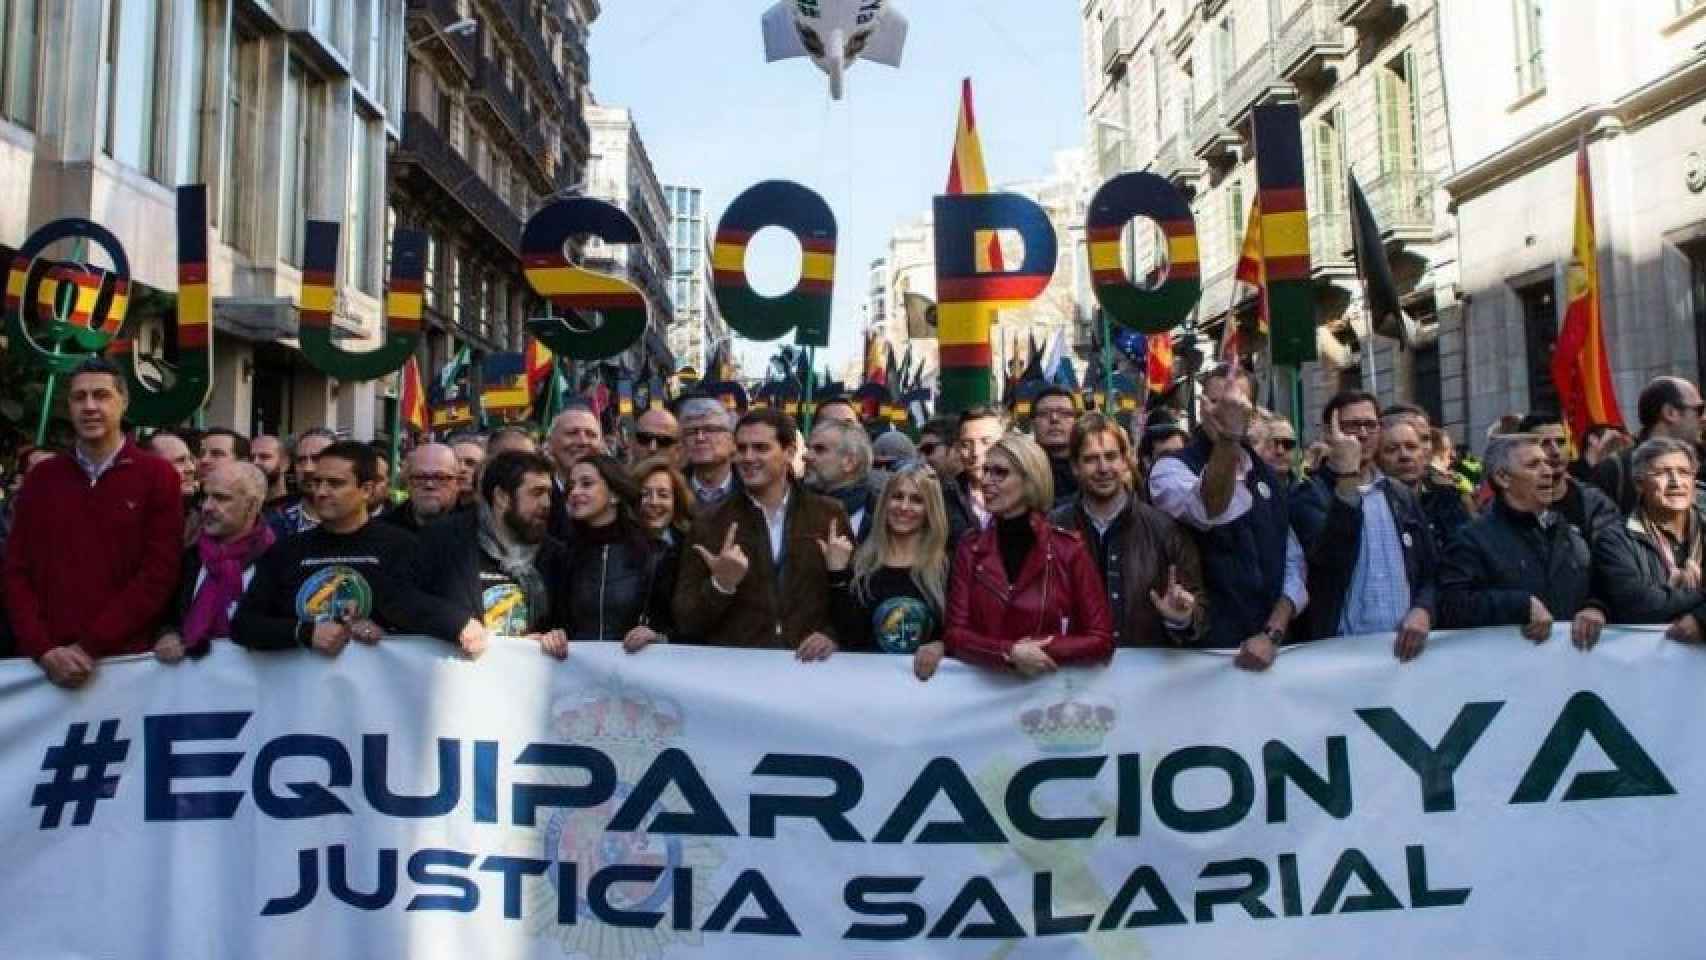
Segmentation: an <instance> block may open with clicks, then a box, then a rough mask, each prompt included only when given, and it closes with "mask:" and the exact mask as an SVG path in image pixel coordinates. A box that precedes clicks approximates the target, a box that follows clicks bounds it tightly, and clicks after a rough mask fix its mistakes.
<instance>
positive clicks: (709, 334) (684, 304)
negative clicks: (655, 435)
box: [663, 186, 729, 376]
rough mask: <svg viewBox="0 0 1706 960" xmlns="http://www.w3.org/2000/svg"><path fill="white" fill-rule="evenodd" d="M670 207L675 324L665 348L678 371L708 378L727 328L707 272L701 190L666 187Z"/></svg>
mask: <svg viewBox="0 0 1706 960" xmlns="http://www.w3.org/2000/svg"><path fill="white" fill-rule="evenodd" d="M663 194H664V202H665V203H666V204H667V205H668V207H669V255H670V263H671V266H672V269H673V272H672V273H671V274H670V301H671V302H672V303H673V304H674V306H675V319H674V321H673V322H672V323H671V324H670V326H669V348H670V351H671V352H672V353H674V354H675V362H676V365H677V366H680V365H683V364H685V365H687V366H690V367H692V368H693V369H695V370H697V371H699V373H700V374H701V375H702V376H708V374H707V373H706V369H705V367H706V364H707V363H708V362H709V360H710V357H711V351H712V350H714V349H716V346H717V345H718V344H719V343H722V342H725V341H727V340H728V339H729V325H728V323H727V322H725V321H724V320H723V311H722V308H721V307H719V306H717V298H716V294H715V290H716V285H715V283H714V282H713V279H712V271H711V257H710V253H709V251H710V249H711V229H710V225H709V220H708V219H707V215H706V212H705V191H704V190H701V189H700V188H698V187H682V186H665V187H664V188H663Z"/></svg>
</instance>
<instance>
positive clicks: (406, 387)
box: [397, 355, 429, 433]
mask: <svg viewBox="0 0 1706 960" xmlns="http://www.w3.org/2000/svg"><path fill="white" fill-rule="evenodd" d="M397 403H398V404H400V405H401V406H402V410H403V425H404V426H406V427H408V428H409V429H410V430H413V431H414V432H416V433H426V432H427V428H428V426H429V424H428V422H427V405H426V390H425V389H424V388H423V387H422V386H421V364H420V361H419V360H418V359H416V358H415V357H414V356H413V355H411V356H410V357H409V362H408V363H405V364H403V392H402V394H401V395H400V396H398V398H397Z"/></svg>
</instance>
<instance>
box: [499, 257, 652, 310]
mask: <svg viewBox="0 0 1706 960" xmlns="http://www.w3.org/2000/svg"><path fill="white" fill-rule="evenodd" d="M522 264H523V269H524V271H525V272H526V274H527V282H528V283H529V284H531V285H532V286H533V289H534V290H535V291H536V292H538V294H539V295H540V296H542V297H545V298H547V299H549V300H550V301H551V303H552V304H553V305H555V306H556V307H558V308H559V309H563V310H594V311H615V310H639V311H644V310H645V309H646V298H645V296H644V295H643V294H641V293H640V291H639V290H637V289H635V287H634V286H633V285H632V284H630V283H628V282H627V281H625V280H621V279H618V278H616V277H612V276H607V275H605V274H602V273H593V272H592V271H591V270H583V269H582V268H580V267H576V266H573V265H571V264H570V263H569V261H568V260H567V258H565V257H564V256H563V255H562V254H561V253H556V252H551V253H529V254H526V255H525V256H524V257H523V258H522Z"/></svg>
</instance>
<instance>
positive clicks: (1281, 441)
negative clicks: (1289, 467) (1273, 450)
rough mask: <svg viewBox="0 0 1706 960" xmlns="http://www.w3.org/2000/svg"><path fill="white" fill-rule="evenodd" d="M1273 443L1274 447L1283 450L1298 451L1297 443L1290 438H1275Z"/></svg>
mask: <svg viewBox="0 0 1706 960" xmlns="http://www.w3.org/2000/svg"><path fill="white" fill-rule="evenodd" d="M1272 443H1273V445H1274V446H1276V447H1279V448H1280V449H1281V450H1296V449H1297V441H1296V440H1293V439H1292V438H1290V437H1275V438H1273V441H1272Z"/></svg>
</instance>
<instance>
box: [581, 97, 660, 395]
mask: <svg viewBox="0 0 1706 960" xmlns="http://www.w3.org/2000/svg"><path fill="white" fill-rule="evenodd" d="M587 124H588V126H590V127H591V129H592V162H591V164H590V166H589V168H588V172H587V185H586V192H587V194H588V195H590V196H594V197H598V198H599V199H602V200H608V201H610V202H611V203H614V204H616V205H617V206H619V207H622V208H623V209H624V210H626V211H628V215H629V216H631V217H633V219H634V223H635V225H636V226H638V227H639V228H640V242H639V243H638V244H635V245H624V246H616V245H611V244H606V243H604V242H602V241H600V240H597V239H592V240H589V241H588V242H587V248H586V260H585V265H586V266H587V267H589V268H592V269H597V270H604V271H607V272H611V273H617V274H621V275H624V276H626V277H627V279H628V282H630V283H632V284H634V285H635V286H637V287H639V288H640V289H641V290H642V291H644V292H645V294H646V299H647V301H649V302H650V304H651V317H650V319H649V321H648V325H647V331H646V337H645V339H644V340H643V341H642V342H641V343H640V344H638V345H636V346H635V347H634V348H633V349H631V350H629V351H628V353H627V354H626V355H625V357H626V362H627V364H628V367H629V369H633V370H637V369H638V368H639V366H640V363H641V359H642V357H643V356H645V354H646V353H647V352H649V353H650V355H651V356H652V358H653V361H654V362H656V363H661V364H663V365H664V366H665V367H667V368H671V369H673V367H674V358H673V357H672V356H671V354H670V351H669V339H668V337H669V328H670V325H671V323H672V322H673V319H674V315H675V308H674V305H673V301H672V299H671V296H672V291H671V286H672V278H673V277H674V274H675V265H674V262H673V259H672V257H671V255H670V232H669V231H670V208H669V204H668V203H667V202H666V200H665V199H664V192H663V185H662V184H661V183H660V182H659V181H658V174H657V169H656V168H655V167H653V166H652V158H651V156H650V155H649V154H648V153H647V152H646V144H645V141H644V140H643V139H641V137H640V128H639V127H638V126H636V125H635V123H634V118H633V116H632V115H631V114H630V113H629V111H628V110H627V109H625V108H623V107H606V106H599V105H596V104H595V105H591V106H588V107H587Z"/></svg>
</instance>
